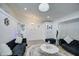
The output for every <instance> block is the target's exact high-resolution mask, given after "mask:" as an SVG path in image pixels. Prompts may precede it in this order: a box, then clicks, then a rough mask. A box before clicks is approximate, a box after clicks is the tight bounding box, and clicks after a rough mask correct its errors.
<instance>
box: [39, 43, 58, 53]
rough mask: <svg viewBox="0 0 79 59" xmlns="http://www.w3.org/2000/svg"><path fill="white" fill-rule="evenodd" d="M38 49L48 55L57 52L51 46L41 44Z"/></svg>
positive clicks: (55, 48) (53, 46)
mask: <svg viewBox="0 0 79 59" xmlns="http://www.w3.org/2000/svg"><path fill="white" fill-rule="evenodd" d="M40 49H41V50H42V51H43V52H46V53H48V54H55V53H57V52H59V48H58V47H57V46H55V45H53V44H42V45H41V46H40Z"/></svg>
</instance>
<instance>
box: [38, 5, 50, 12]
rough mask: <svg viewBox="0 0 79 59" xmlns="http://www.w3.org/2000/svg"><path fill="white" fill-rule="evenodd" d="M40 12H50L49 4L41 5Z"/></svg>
mask: <svg viewBox="0 0 79 59" xmlns="http://www.w3.org/2000/svg"><path fill="white" fill-rule="evenodd" d="M39 10H40V11H41V12H47V11H48V10H49V4H47V3H41V4H40V5H39Z"/></svg>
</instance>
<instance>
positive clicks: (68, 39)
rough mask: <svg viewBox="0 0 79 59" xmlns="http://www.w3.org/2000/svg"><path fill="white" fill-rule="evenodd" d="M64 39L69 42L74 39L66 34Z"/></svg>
mask: <svg viewBox="0 0 79 59" xmlns="http://www.w3.org/2000/svg"><path fill="white" fill-rule="evenodd" d="M64 40H65V41H66V42H67V43H68V44H69V43H70V42H71V41H73V39H72V38H71V37H70V36H66V37H65V38H64Z"/></svg>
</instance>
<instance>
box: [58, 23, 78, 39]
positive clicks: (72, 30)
mask: <svg viewBox="0 0 79 59" xmlns="http://www.w3.org/2000/svg"><path fill="white" fill-rule="evenodd" d="M67 35H69V36H70V37H71V38H73V39H76V40H79V22H73V23H67V24H66V23H63V24H60V25H59V38H64V37H66V36H67Z"/></svg>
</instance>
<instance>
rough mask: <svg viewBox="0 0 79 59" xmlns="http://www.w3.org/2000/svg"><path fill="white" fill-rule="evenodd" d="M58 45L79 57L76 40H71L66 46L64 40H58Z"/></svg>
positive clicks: (78, 44)
mask: <svg viewBox="0 0 79 59" xmlns="http://www.w3.org/2000/svg"><path fill="white" fill-rule="evenodd" d="M59 44H60V46H62V47H63V48H64V49H65V50H66V51H68V52H70V53H72V54H74V55H76V56H79V41H77V40H73V41H72V42H70V44H68V43H67V42H66V41H65V40H63V39H60V40H59Z"/></svg>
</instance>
